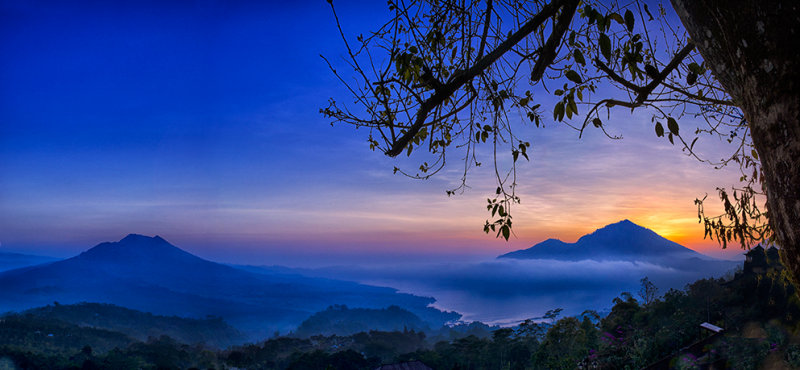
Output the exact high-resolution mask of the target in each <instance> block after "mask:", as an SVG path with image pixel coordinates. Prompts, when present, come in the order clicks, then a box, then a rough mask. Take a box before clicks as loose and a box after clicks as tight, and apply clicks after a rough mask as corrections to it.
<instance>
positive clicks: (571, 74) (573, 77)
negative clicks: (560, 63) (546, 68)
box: [566, 69, 583, 84]
mask: <svg viewBox="0 0 800 370" xmlns="http://www.w3.org/2000/svg"><path fill="white" fill-rule="evenodd" d="M566 76H567V79H569V80H570V81H572V82H574V83H576V84H579V83H581V82H583V81H582V80H581V75H579V74H578V72H575V71H573V70H571V69H570V70H569V71H567V73H566Z"/></svg>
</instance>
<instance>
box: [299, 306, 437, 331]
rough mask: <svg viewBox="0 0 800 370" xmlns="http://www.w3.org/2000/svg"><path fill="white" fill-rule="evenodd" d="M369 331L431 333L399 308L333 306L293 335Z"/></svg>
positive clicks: (411, 314) (300, 327)
mask: <svg viewBox="0 0 800 370" xmlns="http://www.w3.org/2000/svg"><path fill="white" fill-rule="evenodd" d="M370 330H380V331H402V330H415V331H429V330H430V328H429V327H428V325H426V324H425V323H424V322H423V321H422V319H420V318H419V317H418V316H417V315H414V314H413V313H411V312H409V311H407V310H404V309H402V308H400V307H397V306H389V307H387V308H385V309H371V308H353V309H350V308H347V306H331V307H328V309H326V310H325V311H321V312H317V313H316V314H314V315H312V316H311V317H309V318H307V319H306V320H305V321H303V323H302V324H300V326H299V327H298V328H297V331H295V333H294V334H295V335H296V336H298V337H301V338H307V337H310V336H312V335H326V336H328V335H339V336H347V335H353V334H356V333H359V332H368V331H370Z"/></svg>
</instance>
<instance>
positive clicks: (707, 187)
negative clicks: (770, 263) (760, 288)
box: [0, 0, 740, 264]
mask: <svg viewBox="0 0 800 370" xmlns="http://www.w3.org/2000/svg"><path fill="white" fill-rule="evenodd" d="M0 4H2V5H0V55H3V57H2V58H0V243H2V244H1V245H0V250H14V251H21V252H29V253H40V254H51V255H59V256H68V255H72V254H74V253H77V252H79V251H81V250H84V249H86V248H88V247H90V246H92V245H94V244H97V243H99V242H102V241H108V240H118V239H120V238H122V237H123V236H124V235H126V234H128V233H141V234H147V235H155V234H159V235H161V236H163V237H165V238H166V239H167V240H169V241H171V242H173V243H174V244H176V245H178V246H180V247H183V248H185V249H187V250H190V251H193V252H195V253H197V254H199V255H201V256H205V257H209V258H213V259H217V260H224V261H232V262H244V261H246V262H258V263H267V264H270V263H286V264H303V263H307V262H309V261H310V260H315V261H317V262H318V263H327V262H329V261H332V262H340V261H353V260H360V261H372V260H381V259H383V260H386V259H388V260H396V259H397V258H401V257H403V258H409V259H414V258H427V257H425V256H431V255H434V256H441V257H442V258H450V259H452V258H454V256H458V257H461V258H473V257H476V256H492V255H497V254H500V253H504V252H507V251H509V250H513V249H519V248H526V247H528V246H530V245H532V244H535V243H537V242H539V241H541V240H543V239H546V238H549V237H560V238H563V239H564V240H566V241H574V239H576V238H577V237H579V236H580V235H582V234H585V233H588V232H591V231H592V230H594V229H596V228H599V227H602V226H604V225H606V224H608V223H612V222H615V221H618V220H621V219H624V218H629V219H632V220H633V221H635V222H637V223H640V224H642V225H643V226H646V227H650V228H652V229H653V230H655V231H657V232H659V233H661V234H663V235H665V236H667V237H671V238H672V239H674V240H676V241H678V242H682V243H684V244H686V245H687V246H690V247H693V248H696V249H700V250H703V251H706V252H711V253H716V252H719V251H718V247H715V243H714V242H708V241H702V240H701V239H702V228H701V226H699V225H697V224H696V217H695V211H694V205H693V204H692V201H693V200H694V198H695V197H698V196H700V197H702V195H703V194H704V193H706V192H709V193H713V191H714V187H715V186H718V185H719V186H729V185H731V184H732V183H733V181H734V180H735V178H736V175H735V173H732V172H731V171H727V172H720V171H714V170H712V169H710V168H709V167H707V166H706V165H703V164H699V163H697V162H696V161H693V160H691V159H689V158H687V157H685V156H684V155H683V154H682V153H681V152H680V150H679V149H678V148H675V147H672V146H671V145H669V144H668V143H666V142H665V141H664V140H663V139H657V138H656V137H655V135H654V134H653V130H652V126H651V125H652V124H651V123H650V122H649V116H648V115H646V114H637V115H633V116H631V115H629V114H627V113H625V114H619V115H617V116H616V117H617V119H615V126H613V129H616V130H618V131H619V132H620V133H622V134H623V136H625V139H624V140H618V141H611V140H608V139H606V138H605V137H604V136H602V135H599V134H598V133H596V132H595V133H589V134H588V135H585V137H584V138H583V139H582V140H578V139H577V135H576V134H575V133H574V132H573V131H571V130H569V129H566V128H564V127H563V126H560V125H555V124H548V125H547V127H546V128H544V129H526V130H527V132H526V135H528V136H529V137H530V139H531V142H532V143H533V145H534V152H533V161H532V163H530V164H528V165H526V166H525V167H524V168H523V169H522V171H521V173H520V178H521V183H522V185H521V189H520V190H521V193H522V198H523V203H522V205H521V206H520V207H519V208H518V209H517V213H516V216H515V220H516V221H515V223H516V225H517V231H516V233H517V235H516V237H515V238H514V239H513V240H512V241H511V242H509V243H505V242H501V241H498V240H495V239H494V238H493V237H492V236H487V235H484V234H483V233H482V232H481V227H482V224H483V220H485V219H486V217H487V215H486V214H485V209H484V203H485V198H486V197H487V196H488V195H490V193H491V189H494V185H493V184H492V182H491V181H492V180H491V176H490V174H489V173H488V172H486V171H476V172H475V173H474V175H473V177H472V180H471V184H472V186H473V187H472V189H471V190H470V191H468V192H467V193H465V194H464V195H462V196H458V197H453V198H448V197H446V196H445V195H444V190H445V189H447V188H450V187H451V186H452V185H453V184H454V183H455V182H456V181H458V175H457V170H456V169H455V168H454V169H452V171H446V172H445V173H444V175H443V176H441V177H439V178H436V179H433V180H431V181H427V182H419V181H413V180H410V179H406V178H403V177H401V176H394V175H392V167H393V166H394V165H395V164H397V163H398V162H397V161H396V160H392V159H388V158H385V157H384V156H382V155H381V154H379V153H373V152H370V151H369V150H368V147H367V144H366V135H367V133H366V132H365V131H363V130H360V131H359V130H354V129H352V128H351V127H346V126H333V127H332V126H331V125H330V122H328V121H326V120H325V119H324V118H323V117H322V116H321V115H320V114H319V113H318V109H319V108H321V107H323V106H325V105H326V101H327V99H328V98H329V97H335V98H337V99H339V100H347V96H346V95H345V91H344V89H343V88H342V86H340V85H339V84H338V82H337V81H336V80H335V78H334V76H333V75H332V73H330V71H329V70H327V67H326V65H325V63H324V62H323V61H322V59H321V58H320V57H319V55H320V54H324V55H326V56H328V57H331V58H332V59H333V60H334V62H335V63H338V64H337V65H339V66H340V67H341V68H343V67H344V66H343V65H342V64H341V63H340V60H339V59H337V56H340V55H341V54H342V52H343V46H342V44H341V40H340V39H339V37H338V35H337V33H336V32H337V31H336V28H335V23H334V19H333V16H332V14H331V12H330V8H329V7H328V4H327V3H326V2H325V1H321V0H320V1H307V2H299V3H295V2H222V1H219V2H215V1H203V2H200V1H198V2H169V1H167V2H133V1H122V2H90V1H85V2H82V1H74V2H56V1H53V2H47V1H22V2H9V1H2V2H0ZM336 4H337V12H338V13H339V14H340V17H341V18H342V20H343V21H344V23H345V30H346V31H347V32H348V33H351V34H352V35H355V34H357V33H361V32H365V31H366V30H368V29H370V28H374V26H375V22H376V21H378V20H380V19H382V18H383V14H385V13H384V12H385V5H384V3H383V2H374V3H372V4H371V7H364V6H363V5H362V4H358V3H357V2H356V3H354V2H336ZM702 143H703V142H702V141H701V142H700V143H699V144H698V145H700V144H702ZM705 145H706V147H707V148H709V150H710V152H711V153H717V152H718V151H721V150H724V148H722V149H720V148H718V146H717V144H716V143H715V142H713V141H712V142H706V143H705ZM400 163H405V162H403V161H402V160H400ZM712 196H713V194H712ZM737 253H740V252H737V251H736V250H734V251H732V252H731V254H737Z"/></svg>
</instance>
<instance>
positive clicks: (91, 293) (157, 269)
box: [0, 234, 458, 335]
mask: <svg viewBox="0 0 800 370" xmlns="http://www.w3.org/2000/svg"><path fill="white" fill-rule="evenodd" d="M53 301H59V302H60V303H62V304H65V303H78V302H100V303H111V304H116V305H120V306H124V307H129V308H132V309H136V310H141V311H147V312H153V313H156V314H162V315H179V316H191V317H205V316H206V315H215V316H221V317H224V318H225V319H226V321H228V322H230V323H231V324H233V325H234V326H237V327H239V328H245V327H246V328H248V329H252V330H255V331H257V332H258V335H263V334H267V333H268V334H272V331H274V330H287V329H290V328H293V327H295V326H296V325H297V324H299V323H300V322H301V321H302V320H303V319H305V318H306V317H308V316H310V315H311V314H313V313H315V312H317V311H321V310H323V309H325V308H326V307H328V306H330V305H334V304H346V305H349V306H351V307H368V308H384V307H387V306H390V305H392V304H395V305H398V306H400V307H403V308H406V309H409V310H411V311H415V310H425V309H427V305H428V304H430V303H432V302H433V301H434V300H433V299H432V298H428V297H418V296H413V295H410V294H399V293H397V292H396V290H394V289H391V288H381V287H373V286H366V285H360V284H356V283H351V282H344V281H336V280H328V279H312V278H304V277H300V276H292V275H287V274H256V273H251V272H247V271H243V270H239V269H236V268H233V267H230V266H226V265H223V264H219V263H214V262H211V261H207V260H204V259H202V258H199V257H196V256H194V255H192V254H190V253H188V252H186V251H183V250H181V249H179V248H177V247H175V246H173V245H171V244H169V243H168V242H167V241H165V240H164V239H162V238H160V237H157V236H156V237H152V238H151V237H146V236H141V235H133V234H132V235H128V236H127V237H125V238H124V239H122V240H120V241H119V242H115V243H101V244H99V245H97V246H96V247H94V248H92V249H90V250H88V251H86V252H84V253H81V254H80V255H78V256H75V257H72V258H69V259H66V260H63V261H58V262H54V263H50V264H47V265H39V266H31V267H26V268H22V269H17V270H12V271H6V272H3V273H0V310H2V311H5V310H21V309H25V308H30V307H36V306H42V305H45V304H49V303H52V302H53ZM457 317H458V316H457V315H456V316H455V318H457ZM451 319H452V318H451ZM437 324H438V323H437Z"/></svg>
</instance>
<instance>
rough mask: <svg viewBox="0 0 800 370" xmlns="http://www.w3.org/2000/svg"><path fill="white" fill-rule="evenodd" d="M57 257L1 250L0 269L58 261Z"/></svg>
mask: <svg viewBox="0 0 800 370" xmlns="http://www.w3.org/2000/svg"><path fill="white" fill-rule="evenodd" d="M57 260H58V259H57V258H53V257H45V256H35V255H31V254H20V253H9V252H0V271H6V270H13V269H17V268H20V267H25V266H33V265H39V264H42V263H48V262H53V261H57Z"/></svg>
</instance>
